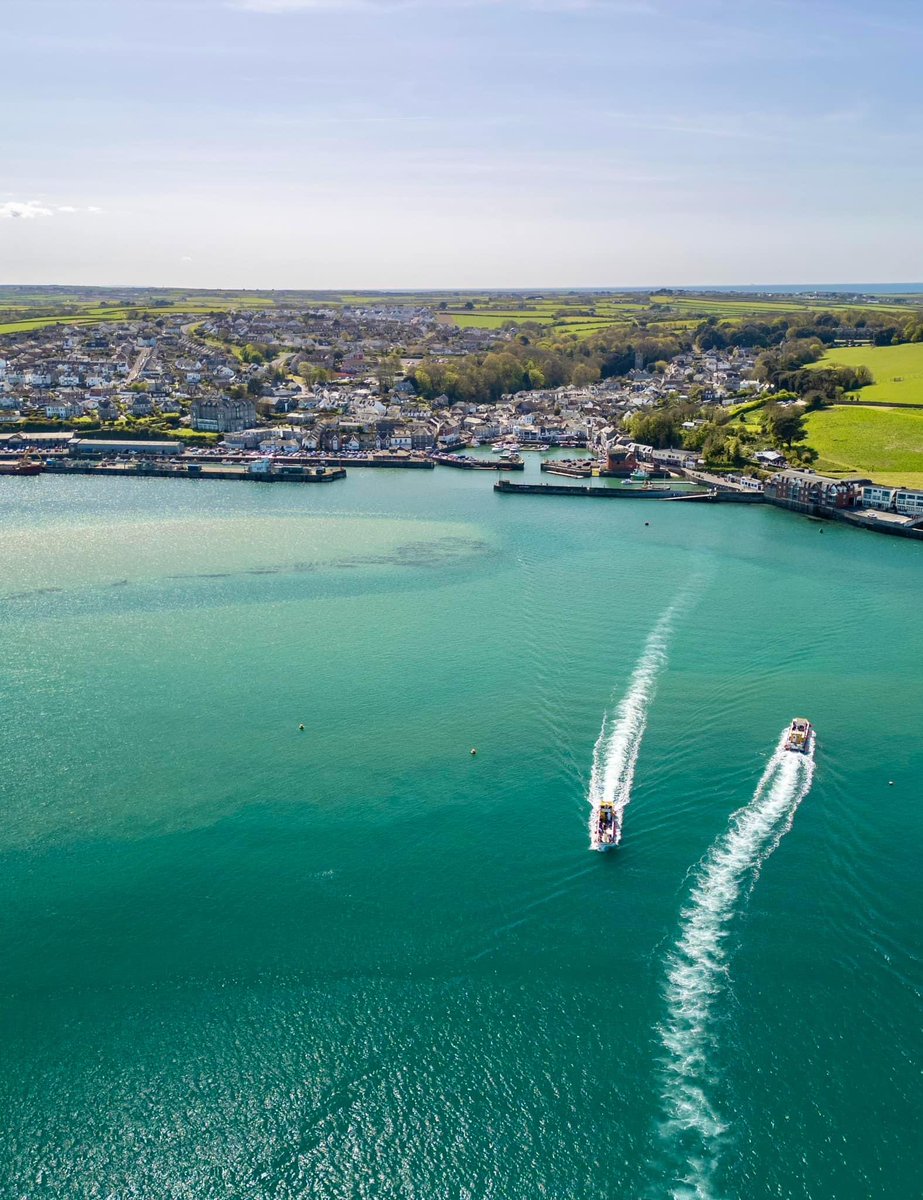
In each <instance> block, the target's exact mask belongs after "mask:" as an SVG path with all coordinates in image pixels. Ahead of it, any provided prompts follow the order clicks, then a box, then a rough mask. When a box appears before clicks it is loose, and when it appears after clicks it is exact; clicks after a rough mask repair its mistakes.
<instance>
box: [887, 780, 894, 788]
mask: <svg viewBox="0 0 923 1200" xmlns="http://www.w3.org/2000/svg"><path fill="white" fill-rule="evenodd" d="M888 787H894V780H893V779H889V780H888Z"/></svg>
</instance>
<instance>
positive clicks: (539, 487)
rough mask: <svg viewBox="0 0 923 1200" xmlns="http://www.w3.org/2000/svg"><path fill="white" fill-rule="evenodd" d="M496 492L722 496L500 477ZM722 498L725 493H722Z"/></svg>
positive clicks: (635, 497)
mask: <svg viewBox="0 0 923 1200" xmlns="http://www.w3.org/2000/svg"><path fill="white" fill-rule="evenodd" d="M494 491H495V492H503V493H504V494H513V495H530V496H584V497H586V496H589V497H590V498H592V499H596V500H711V501H715V500H717V499H719V496H718V494H717V493H716V492H713V491H705V490H702V491H700V492H690V491H688V490H687V491H677V490H676V489H674V488H669V487H637V488H615V487H598V486H593V485H591V484H579V483H573V484H566V483H513V482H511V481H510V480H509V479H500V480H498V481H497V482H496V483H495V484H494ZM721 498H722V499H723V497H721Z"/></svg>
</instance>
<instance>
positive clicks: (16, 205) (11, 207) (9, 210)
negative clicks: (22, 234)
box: [0, 200, 54, 221]
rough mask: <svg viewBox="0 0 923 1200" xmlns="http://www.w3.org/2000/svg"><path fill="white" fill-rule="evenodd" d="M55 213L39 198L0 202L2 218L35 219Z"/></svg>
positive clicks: (0, 218) (7, 219)
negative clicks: (40, 201) (41, 202)
mask: <svg viewBox="0 0 923 1200" xmlns="http://www.w3.org/2000/svg"><path fill="white" fill-rule="evenodd" d="M52 216H54V213H53V212H52V210H51V209H50V208H46V207H45V206H44V204H40V203H39V201H38V200H7V201H6V203H5V204H0V220H4V221H34V220H35V218H36V217H52Z"/></svg>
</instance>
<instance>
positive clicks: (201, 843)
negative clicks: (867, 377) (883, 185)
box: [0, 285, 923, 1200]
mask: <svg viewBox="0 0 923 1200" xmlns="http://www.w3.org/2000/svg"><path fill="white" fill-rule="evenodd" d="M902 286H905V285H902ZM535 469H536V467H535V461H534V459H532V460H530V467H529V470H530V472H534V471H535ZM492 482H493V478H492V476H490V475H484V474H466V473H464V472H458V471H451V470H444V469H441V468H440V469H438V470H437V471H436V472H434V473H423V472H413V471H406V472H401V471H364V472H363V471H361V470H352V471H350V473H349V478H348V479H347V480H346V481H345V482H342V483H335V484H330V485H324V486H298V485H285V484H279V485H273V486H272V487H265V486H261V485H256V484H249V483H216V482H202V481H173V480H158V479H150V480H148V479H137V480H131V481H129V480H123V481H110V480H104V479H91V478H73V479H72V478H54V477H38V478H34V479H25V478H23V479H13V478H7V479H4V480H0V513H2V522H0V563H2V564H3V568H2V571H0V635H2V652H0V713H2V720H0V880H2V883H0V888H2V904H0V961H2V963H3V971H2V978H0V1145H2V1150H0V1195H2V1196H4V1197H10V1198H16V1200H19V1198H27V1200H89V1198H90V1197H109V1198H113V1200H115V1198H117V1200H127V1198H128V1197H144V1198H145V1200H227V1198H230V1197H234V1198H235V1200H237V1198H242V1200H243V1198H246V1200H283V1198H285V1200H290V1198H296V1197H297V1198H305V1200H307V1198H316V1200H389V1198H393V1200H461V1198H463V1197H464V1198H468V1200H484V1198H487V1197H496V1198H497V1200H536V1197H543V1196H544V1197H549V1198H552V1200H613V1198H615V1197H619V1198H622V1197H626V1198H628V1197H651V1198H655V1197H658V1198H659V1197H670V1196H676V1197H698V1198H699V1200H708V1198H713V1200H719V1198H720V1200H736V1198H743V1197H746V1198H747V1200H780V1198H790V1200H796V1198H797V1200H805V1198H809V1200H867V1198H868V1197H880V1198H882V1200H884V1198H889V1200H890V1198H892V1197H910V1196H913V1195H917V1194H918V1191H919V1161H918V1137H919V1129H918V1124H919V1112H920V1107H921V1100H923V1096H921V1087H920V1073H919V1067H920V1050H921V1044H920V1020H919V1018H920V998H921V982H923V981H921V972H920V916H921V911H923V875H921V872H920V853H919V847H920V840H921V835H923V810H921V806H920V796H921V792H923V744H921V738H920V731H921V729H923V691H921V686H920V671H919V666H920V663H921V661H923V622H921V620H920V595H921V590H923V555H921V553H920V549H919V547H918V546H916V545H915V544H908V543H905V542H903V541H900V540H898V539H891V538H886V537H876V536H873V535H871V534H867V533H861V532H856V531H853V530H851V529H848V528H845V527H840V526H830V525H818V524H817V523H814V522H811V521H808V520H805V519H802V518H799V517H796V516H793V515H791V514H788V513H784V512H780V511H778V510H776V509H771V508H763V507H753V508H748V507H718V508H715V507H711V506H704V507H700V506H698V505H689V504H674V503H656V502H642V501H632V500H624V501H613V502H608V503H605V504H603V503H593V502H590V501H581V500H577V499H573V500H569V499H560V500H557V499H549V498H544V497H533V496H523V497H512V496H502V495H498V494H495V493H494V492H493V490H492V488H491V483H492ZM795 715H804V716H808V717H810V718H811V719H812V720H813V721H814V722H815V724H816V727H817V730H818V735H817V749H816V756H815V763H814V767H813V774H812V771H811V768H810V765H809V764H808V763H807V762H801V761H800V760H799V761H795V760H793V759H792V758H791V757H790V756H789V757H780V752H779V750H778V746H779V739H780V735H781V733H782V730H783V729H784V727H785V726H786V725H787V724H788V722H789V721H790V720H791V718H792V717H793V716H795ZM300 725H304V730H303V731H301V730H300V728H299V726H300ZM472 749H476V750H477V754H476V755H472V754H471V750H472ZM600 789H602V790H603V791H605V790H606V789H608V792H609V794H611V795H613V796H616V797H617V800H618V803H619V805H620V807H621V810H622V818H623V841H622V844H621V846H620V847H619V848H618V849H617V850H614V851H612V852H610V853H608V854H605V855H601V854H594V853H591V852H590V850H589V849H588V819H589V814H590V804H589V798H590V797H591V795H595V794H597V793H598V792H599V791H600Z"/></svg>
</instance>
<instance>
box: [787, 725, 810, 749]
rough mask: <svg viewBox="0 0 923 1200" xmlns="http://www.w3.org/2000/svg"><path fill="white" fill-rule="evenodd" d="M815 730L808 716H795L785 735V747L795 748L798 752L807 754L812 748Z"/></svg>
mask: <svg viewBox="0 0 923 1200" xmlns="http://www.w3.org/2000/svg"><path fill="white" fill-rule="evenodd" d="M813 735H814V730H813V729H812V727H811V722H810V721H809V720H808V719H807V717H795V719H794V720H793V721H792V723H791V725H790V727H789V730H788V733H787V734H786V737H785V749H786V750H794V751H795V752H796V753H797V754H807V753H809V751H810V749H811V738H812V737H813Z"/></svg>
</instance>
